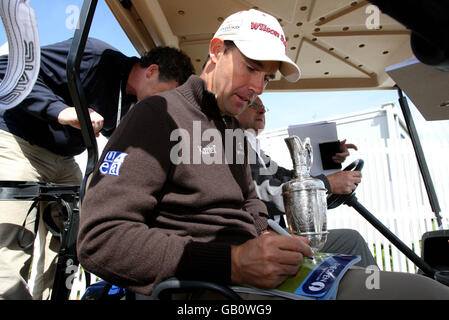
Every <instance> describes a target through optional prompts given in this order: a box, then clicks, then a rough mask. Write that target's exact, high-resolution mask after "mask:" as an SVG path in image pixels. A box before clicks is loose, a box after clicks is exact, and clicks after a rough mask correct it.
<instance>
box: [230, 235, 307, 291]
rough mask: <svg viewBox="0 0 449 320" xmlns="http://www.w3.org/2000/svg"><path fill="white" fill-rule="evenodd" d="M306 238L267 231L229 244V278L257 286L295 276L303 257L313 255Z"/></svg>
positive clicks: (268, 284) (266, 285) (269, 285)
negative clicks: (236, 243) (252, 237)
mask: <svg viewBox="0 0 449 320" xmlns="http://www.w3.org/2000/svg"><path fill="white" fill-rule="evenodd" d="M308 243H309V240H308V239H306V238H303V237H298V236H292V237H287V236H281V235H278V234H274V233H271V232H266V233H264V234H262V235H261V236H259V237H257V238H255V239H251V240H249V241H247V242H245V243H243V244H241V245H239V246H232V247H231V280H232V283H234V284H247V285H252V286H255V287H258V288H267V289H270V288H275V287H276V286H278V285H279V284H281V283H282V282H283V281H285V280H286V279H287V278H288V277H289V276H294V275H296V273H297V272H298V268H299V266H300V265H301V263H302V260H303V257H304V256H306V257H312V256H313V252H312V249H311V248H310V247H309V246H308Z"/></svg>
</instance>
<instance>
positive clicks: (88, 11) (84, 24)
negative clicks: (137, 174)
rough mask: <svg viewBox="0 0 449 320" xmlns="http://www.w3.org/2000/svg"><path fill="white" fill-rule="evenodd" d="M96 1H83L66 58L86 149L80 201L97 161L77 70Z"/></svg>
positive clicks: (92, 132) (71, 93)
mask: <svg viewBox="0 0 449 320" xmlns="http://www.w3.org/2000/svg"><path fill="white" fill-rule="evenodd" d="M97 2H98V1H97V0H85V1H84V3H83V7H82V9H81V13H80V17H79V28H78V29H76V30H75V35H74V36H73V40H72V46H71V47H70V51H69V55H68V57H67V78H68V85H69V91H70V95H71V97H72V100H73V104H74V106H75V109H76V113H77V115H78V119H79V122H80V127H81V133H82V135H83V139H84V143H85V144H86V148H87V154H88V157H87V166H86V172H85V175H84V180H83V183H82V185H81V190H80V200H81V201H82V199H83V198H84V191H85V186H86V182H87V178H88V176H89V174H90V173H91V172H93V170H94V167H95V164H96V163H97V161H98V147H97V140H96V138H95V134H94V130H93V128H92V123H91V122H90V115H89V111H88V105H87V102H86V97H85V94H84V89H83V87H82V84H81V79H80V77H79V68H80V64H81V58H82V56H83V52H84V48H85V46H86V41H87V36H88V35H89V30H90V26H91V24H92V19H93V16H94V13H95V8H96V6H97Z"/></svg>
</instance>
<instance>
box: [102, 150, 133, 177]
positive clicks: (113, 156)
mask: <svg viewBox="0 0 449 320" xmlns="http://www.w3.org/2000/svg"><path fill="white" fill-rule="evenodd" d="M127 155H128V154H127V153H124V152H118V151H109V152H108V153H106V156H105V157H104V159H103V162H102V163H101V165H100V169H99V170H100V173H101V174H108V175H111V176H118V175H119V174H120V168H121V166H122V164H123V162H124V161H125V158H126V156H127Z"/></svg>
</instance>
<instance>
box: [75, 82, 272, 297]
mask: <svg viewBox="0 0 449 320" xmlns="http://www.w3.org/2000/svg"><path fill="white" fill-rule="evenodd" d="M236 128H239V125H238V122H237V120H235V119H234V118H231V117H222V116H221V115H220V112H219V109H218V106H217V102H216V99H215V97H214V95H213V94H212V93H211V92H209V91H207V88H206V84H205V82H204V81H203V80H202V79H201V78H199V77H198V76H191V77H190V78H189V80H188V81H187V82H186V83H185V84H184V85H183V86H180V87H179V88H177V89H175V90H173V91H170V92H164V93H161V94H159V95H155V96H152V97H150V98H148V99H145V100H143V101H141V102H140V103H138V104H137V105H136V106H135V107H134V108H133V109H132V110H131V111H130V112H129V113H128V114H127V115H126V117H125V118H124V119H123V120H122V122H121V124H120V126H119V127H118V128H117V130H116V131H115V132H114V134H113V135H112V136H111V138H110V140H109V142H108V144H107V145H106V147H105V150H104V151H103V154H102V156H101V158H100V161H99V163H98V165H97V167H96V169H95V171H94V174H93V177H92V181H91V184H90V187H89V190H88V192H87V193H86V196H85V199H84V201H83V206H82V211H81V222H80V232H79V236H78V256H79V259H80V262H81V264H82V265H83V266H84V268H86V269H87V270H89V271H90V272H92V273H94V274H96V275H98V276H100V277H101V278H103V279H105V280H107V281H109V282H111V283H113V284H116V285H119V286H122V287H127V288H129V289H131V290H133V291H135V292H138V293H143V294H150V293H151V291H152V289H153V287H154V285H156V284H157V283H159V282H160V281H163V280H165V279H167V278H169V277H173V276H176V277H178V278H180V279H196V280H212V281H215V282H221V283H230V281H231V280H230V279H231V249H230V247H231V245H233V244H241V243H243V242H245V241H247V240H249V239H251V238H254V237H256V236H258V235H259V234H261V233H262V232H263V230H264V229H265V228H266V226H267V222H266V219H267V217H268V214H267V210H266V207H265V205H264V204H263V203H262V202H261V201H260V200H259V199H257V195H256V192H255V189H254V184H253V181H252V178H251V172H250V168H249V165H248V164H247V163H246V161H245V163H244V164H238V163H237V164H227V163H230V162H231V161H230V160H229V159H231V158H229V155H231V156H233V157H235V158H237V157H238V156H239V155H241V154H242V152H243V148H244V147H245V146H246V143H245V146H242V144H241V143H238V142H237V141H236V139H234V142H235V143H233V144H232V145H233V148H230V147H228V145H229V143H228V144H227V143H226V141H227V140H226V139H227V137H226V134H228V135H229V133H230V132H231V133H232V132H235V131H234V130H229V129H236ZM226 129H228V130H226ZM239 130H240V129H239ZM237 132H238V131H237ZM198 133H199V134H198ZM217 133H218V134H219V135H218V136H217ZM242 134H243V131H242ZM180 137H182V138H180ZM229 141H232V140H229ZM245 141H246V140H245ZM181 142H182V143H181ZM230 149H232V150H230ZM176 155H177V156H181V158H179V157H175V156H176ZM225 156H228V161H227V163H226V162H225V161H224V157H225ZM211 157H213V159H215V161H214V163H212V164H210V162H213V161H211V159H212V158H211ZM180 159H183V161H180ZM198 159H200V161H198ZM245 159H246V157H245ZM179 162H181V163H179ZM235 162H237V161H236V159H234V161H233V162H232V163H235ZM240 163H241V162H240Z"/></svg>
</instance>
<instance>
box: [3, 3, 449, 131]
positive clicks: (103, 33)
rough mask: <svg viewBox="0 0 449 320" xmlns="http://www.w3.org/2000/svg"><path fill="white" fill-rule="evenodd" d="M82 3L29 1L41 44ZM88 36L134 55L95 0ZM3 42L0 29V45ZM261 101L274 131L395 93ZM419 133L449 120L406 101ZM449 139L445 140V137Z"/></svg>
mask: <svg viewBox="0 0 449 320" xmlns="http://www.w3.org/2000/svg"><path fill="white" fill-rule="evenodd" d="M82 4H83V1H82V0H30V5H31V7H32V8H33V9H34V11H35V15H36V20H37V26H38V30H39V41H40V44H41V45H47V44H51V43H55V42H58V41H63V40H66V39H68V38H70V37H73V35H74V32H75V29H74V27H76V23H75V21H76V18H77V16H78V14H79V12H80V10H81V7H82ZM89 36H91V37H96V38H98V39H101V40H103V41H105V42H107V43H109V44H111V45H112V46H114V47H115V48H117V49H118V50H120V51H121V52H123V53H124V54H125V55H128V56H133V55H134V56H135V55H137V52H136V50H135V49H134V47H133V46H132V44H131V42H130V41H129V39H128V38H127V36H126V35H125V33H124V32H123V30H122V29H121V27H120V25H119V24H118V22H117V21H116V20H115V18H114V16H113V14H112V13H111V11H110V10H109V7H108V6H107V4H106V3H105V2H104V1H103V0H99V1H98V4H97V9H96V11H95V15H94V19H93V23H92V27H91V31H90V33H89ZM6 41H7V39H6V35H5V32H4V29H3V25H1V27H0V45H2V44H4V43H5V42H6ZM261 98H262V101H263V102H264V104H265V105H267V106H268V108H269V110H270V111H269V112H268V113H267V114H266V123H267V124H266V129H267V130H271V129H277V128H282V127H287V126H289V125H295V124H299V123H305V122H313V121H318V120H323V119H326V118H329V117H334V116H337V115H342V114H347V113H353V112H357V111H362V110H366V109H374V108H377V107H380V106H381V105H382V104H384V103H389V102H395V103H396V104H397V100H398V95H397V92H396V91H395V90H378V91H372V90H368V91H337V92H309V93H306V92H301V93H298V92H297V93H293V92H290V93H270V92H267V93H264V94H262V96H261ZM409 105H410V108H411V111H412V114H413V116H414V120H415V122H416V126H417V128H418V131H419V132H420V134H421V133H422V134H423V135H424V136H423V137H422V138H424V139H425V138H426V137H425V135H428V134H430V135H431V134H432V132H435V130H440V129H442V130H443V131H444V132H449V121H431V122H429V121H425V120H424V118H423V117H422V116H421V114H420V113H419V112H418V111H417V109H416V107H415V106H414V105H413V103H411V102H409ZM448 138H449V137H448Z"/></svg>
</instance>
